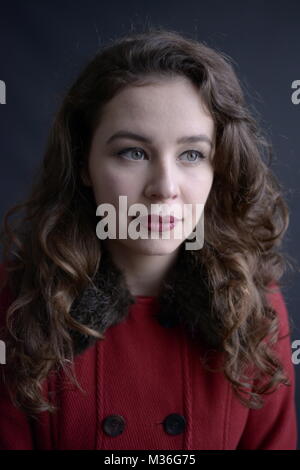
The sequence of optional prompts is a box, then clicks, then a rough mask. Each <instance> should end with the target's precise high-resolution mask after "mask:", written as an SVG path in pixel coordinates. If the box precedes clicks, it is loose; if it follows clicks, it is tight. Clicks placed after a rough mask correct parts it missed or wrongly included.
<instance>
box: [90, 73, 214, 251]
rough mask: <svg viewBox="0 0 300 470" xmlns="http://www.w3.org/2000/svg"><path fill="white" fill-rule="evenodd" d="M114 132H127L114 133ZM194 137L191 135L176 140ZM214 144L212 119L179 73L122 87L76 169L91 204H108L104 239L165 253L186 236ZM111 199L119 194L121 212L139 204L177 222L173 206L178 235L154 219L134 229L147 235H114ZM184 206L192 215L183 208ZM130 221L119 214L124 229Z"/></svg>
mask: <svg viewBox="0 0 300 470" xmlns="http://www.w3.org/2000/svg"><path fill="white" fill-rule="evenodd" d="M121 132H122V133H123V134H124V133H132V134H135V136H131V137H130V136H129V135H128V136H125V135H123V136H120V134H121ZM116 134H119V137H118V136H117V135H116ZM200 134H201V136H202V137H200V138H198V139H197V138H194V140H193V139H190V140H187V139H186V140H185V141H184V140H183V138H184V137H191V136H199V135H200ZM139 136H140V137H139ZM214 144H215V127H214V123H213V120H212V118H211V116H210V115H209V114H208V113H207V111H206V110H205V109H204V105H203V102H202V100H201V98H200V95H199V91H197V89H196V88H195V86H194V85H193V84H192V83H191V82H190V81H189V80H188V79H186V78H184V77H176V78H170V79H166V78H164V79H158V78H157V79H156V80H155V82H154V83H153V84H147V85H144V86H142V87H135V86H128V87H126V88H125V89H123V90H122V91H121V92H119V93H118V94H117V95H116V96H115V97H114V98H113V99H112V100H111V101H110V102H108V103H107V104H106V106H105V107H104V108H103V110H102V113H101V121H100V123H99V125H98V127H97V128H96V131H95V133H94V135H93V139H92V143H91V150H90V154H89V158H88V168H87V171H86V170H82V178H83V181H84V183H85V184H86V185H90V186H92V189H93V193H94V196H95V200H96V203H97V206H99V205H101V204H103V203H109V204H111V205H112V206H113V207H114V208H115V209H116V215H117V220H116V229H117V230H116V238H115V239H112V238H113V237H111V238H110V240H109V243H114V244H118V247H119V248H123V249H130V250H133V251H135V252H136V253H140V254H142V253H143V254H153V255H163V254H171V253H173V252H174V251H175V250H176V249H177V248H178V247H179V245H181V243H182V242H184V240H185V239H186V238H187V236H188V235H189V233H186V232H185V230H184V228H185V227H188V226H189V225H187V224H188V223H189V224H192V230H193V229H194V227H195V226H196V224H197V222H198V220H199V213H198V216H197V213H196V205H197V204H198V205H200V204H202V205H204V204H205V202H206V200H207V197H208V195H209V192H210V189H211V186H212V182H213V167H212V158H213V155H214ZM119 196H126V197H127V199H126V203H127V209H129V208H130V207H131V206H132V205H133V204H136V203H139V204H143V206H145V208H146V209H147V210H148V214H151V213H152V214H153V213H156V214H163V215H165V214H173V215H174V214H177V218H178V219H180V216H179V215H178V214H180V211H179V212H178V208H179V209H181V210H182V212H181V214H182V218H183V220H179V221H178V222H177V225H176V227H177V228H176V230H179V232H176V236H175V228H172V227H173V226H172V225H171V226H170V224H166V225H164V226H163V227H164V232H161V231H159V230H161V227H162V226H160V229H159V225H157V224H152V229H151V227H150V229H149V227H148V225H147V223H148V219H147V218H145V219H144V220H146V222H147V223H146V225H145V224H144V223H142V225H141V226H140V229H141V230H143V232H142V233H143V234H144V235H145V232H147V234H149V236H148V237H147V238H137V239H132V238H131V237H130V236H128V234H127V235H126V238H120V237H119V236H118V229H119V224H121V222H120V220H119V219H118V215H119ZM123 200H125V199H123ZM157 204H163V206H162V207H163V208H164V210H163V211H160V209H159V206H152V205H157ZM187 204H190V205H191V206H190V207H192V212H186V213H185V212H184V207H187V206H185V205H187ZM152 207H155V208H158V210H157V209H155V210H151V209H152ZM200 207H201V206H200ZM202 207H203V206H202ZM173 209H174V210H175V211H173V212H172V210H173ZM176 211H177V212H176ZM125 212H126V211H125ZM137 215H139V213H137ZM123 217H124V209H123ZM133 219H134V217H132V216H130V215H128V212H127V213H126V215H125V219H124V220H125V226H127V227H129V225H130V223H131V222H132V220H133ZM99 221H100V218H99ZM152 221H153V219H152ZM122 223H123V222H122ZM180 226H181V227H180ZM122 227H124V225H122ZM146 227H147V228H146ZM180 229H181V230H180ZM149 230H152V232H149ZM154 232H156V234H155V235H151V234H153V233H154ZM163 233H164V237H165V238H163ZM178 233H182V236H181V237H178ZM151 236H152V237H155V238H151ZM121 245H122V246H121Z"/></svg>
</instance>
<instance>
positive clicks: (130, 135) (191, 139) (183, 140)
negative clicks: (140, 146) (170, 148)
mask: <svg viewBox="0 0 300 470" xmlns="http://www.w3.org/2000/svg"><path fill="white" fill-rule="evenodd" d="M123 138H127V139H132V140H138V141H140V142H144V143H145V144H151V140H149V139H148V138H147V137H145V136H143V135H138V134H135V133H134V132H130V131H122V130H121V131H118V132H116V133H115V134H113V135H112V136H111V137H110V138H109V139H108V140H107V141H106V145H108V144H110V143H111V142H113V141H114V140H117V139H123ZM201 141H202V142H206V143H207V144H209V145H210V147H212V146H213V145H212V141H211V139H210V138H209V137H207V135H205V134H199V135H190V136H185V137H180V138H179V139H178V140H177V142H176V143H177V144H192V143H195V142H201Z"/></svg>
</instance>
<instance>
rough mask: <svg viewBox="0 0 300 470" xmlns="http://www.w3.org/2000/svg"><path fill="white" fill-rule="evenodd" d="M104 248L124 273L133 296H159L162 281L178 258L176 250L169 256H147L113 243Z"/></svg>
mask: <svg viewBox="0 0 300 470" xmlns="http://www.w3.org/2000/svg"><path fill="white" fill-rule="evenodd" d="M108 242H109V240H108ZM106 247H107V249H108V251H109V252H110V254H111V256H112V259H113V261H114V263H115V264H116V265H117V266H118V268H119V269H120V270H121V271H122V272H123V273H124V277H125V279H126V284H127V286H128V289H129V291H130V293H131V294H132V295H133V296H138V295H140V296H159V294H160V292H161V288H162V284H163V280H164V279H165V277H166V276H167V274H168V273H169V271H170V270H171V268H172V266H173V264H174V263H175V261H176V259H177V256H178V249H177V250H176V251H174V252H173V253H170V254H164V255H152V254H149V255H147V254H143V253H136V252H133V251H131V250H130V249H126V247H124V246H119V244H114V243H108V244H106Z"/></svg>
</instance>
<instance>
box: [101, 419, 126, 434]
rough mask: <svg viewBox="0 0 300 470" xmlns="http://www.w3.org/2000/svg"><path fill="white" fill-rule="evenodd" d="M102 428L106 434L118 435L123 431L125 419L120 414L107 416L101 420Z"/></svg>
mask: <svg viewBox="0 0 300 470" xmlns="http://www.w3.org/2000/svg"><path fill="white" fill-rule="evenodd" d="M102 428H103V431H104V432H105V433H106V434H107V435H108V436H111V437H115V436H118V435H119V434H122V432H123V431H124V428H125V419H124V418H123V416H120V415H110V416H107V417H106V418H105V419H104V420H103V422H102Z"/></svg>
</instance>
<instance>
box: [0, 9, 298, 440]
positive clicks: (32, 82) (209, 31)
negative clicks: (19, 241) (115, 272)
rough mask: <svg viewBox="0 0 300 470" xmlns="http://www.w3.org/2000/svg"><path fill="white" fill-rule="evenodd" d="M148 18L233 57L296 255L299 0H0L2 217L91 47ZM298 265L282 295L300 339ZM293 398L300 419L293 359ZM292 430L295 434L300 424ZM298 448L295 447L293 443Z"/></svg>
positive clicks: (22, 187)
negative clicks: (287, 214) (264, 140)
mask: <svg viewBox="0 0 300 470" xmlns="http://www.w3.org/2000/svg"><path fill="white" fill-rule="evenodd" d="M148 23H151V24H152V25H155V26H164V27H167V28H171V29H174V30H177V31H179V32H182V33H186V34H188V35H190V36H192V37H194V38H195V39H198V40H203V41H205V42H206V43H207V44H208V45H209V46H212V47H215V48H217V49H219V50H221V51H223V52H225V53H226V54H228V55H229V56H231V57H232V58H233V59H234V66H235V70H236V72H237V74H238V76H239V78H240V79H241V81H242V84H243V87H244V89H247V95H246V97H247V100H248V102H249V104H250V105H251V106H252V108H253V109H255V110H256V112H257V113H258V114H259V116H260V122H261V125H262V126H263V127H264V129H265V131H266V132H267V134H268V136H269V138H270V139H271V140H272V142H273V145H274V151H275V160H274V163H273V170H274V172H275V173H276V174H277V176H278V177H279V179H280V181H281V183H282V184H283V186H284V188H285V193H286V198H287V201H288V204H289V207H290V211H291V221H290V227H289V230H288V232H287V235H286V239H285V244H284V249H285V251H286V252H287V253H289V254H290V255H291V256H293V257H294V258H295V259H296V260H298V259H299V248H298V240H299V235H300V224H299V217H298V214H299V209H300V198H299V184H298V181H299V176H300V161H299V158H300V156H299V144H300V137H299V132H300V126H299V122H300V104H299V105H294V104H293V103H292V101H291V94H292V92H293V90H292V89H291V84H292V82H293V81H294V80H300V3H299V2H297V1H296V0H294V1H285V2H272V1H243V2H235V1H232V2H230V1H229V2H221V1H215V0H210V1H205V2H203V1H200V0H195V1H184V2H183V1H178V2H176V1H174V0H173V1H170V0H168V1H164V2H162V1H160V2H155V1H151V2H148V3H147V2H141V1H126V2H124V1H123V2H121V0H119V1H109V2H101V1H99V0H98V1H96V0H95V1H93V0H84V1H82V0H77V1H70V0H60V1H57V0H56V1H51V2H50V1H41V0H39V1H32V0H30V1H28V0H27V1H19V2H17V1H11V2H7V1H5V2H4V1H0V79H1V80H4V81H5V82H6V87H7V97H6V99H7V103H6V104H5V105H0V129H1V133H0V136H1V143H0V155H1V181H0V195H1V207H0V217H1V219H2V217H3V214H4V212H5V211H6V210H7V209H8V208H9V207H10V206H11V205H12V204H14V203H17V202H21V201H22V198H23V197H24V196H25V195H26V192H27V191H28V188H29V185H30V183H31V182H32V178H33V175H34V171H35V169H36V168H37V166H38V165H39V163H40V161H41V159H42V156H43V152H44V148H45V141H46V137H47V133H48V130H49V126H50V123H51V119H52V117H53V114H54V112H55V110H56V109H57V106H58V105H59V103H60V100H61V98H62V97H63V95H64V92H65V91H66V89H67V88H68V86H69V85H70V84H71V82H72V81H73V80H74V79H75V77H76V75H77V73H78V71H79V70H80V68H81V67H82V66H83V65H84V64H85V63H86V62H87V61H88V60H89V59H90V58H91V57H92V56H93V54H94V53H95V52H96V51H97V49H98V47H99V46H101V45H103V44H104V43H106V42H107V41H109V40H110V39H114V38H115V37H117V36H119V35H123V34H125V33H127V32H129V31H130V30H132V29H135V30H140V29H141V28H142V27H143V25H145V24H148ZM299 280H300V275H299V272H296V273H295V274H294V275H293V276H288V286H287V287H286V288H285V289H284V291H283V294H284V297H285V301H286V304H287V307H288V311H289V313H290V316H291V317H292V319H293V321H294V323H295V327H294V331H293V336H292V339H293V340H294V339H300V320H299V316H298V308H299V301H300V289H299ZM295 370H296V375H297V405H298V406H297V407H298V420H299V423H300V391H299V389H300V387H299V381H300V364H299V365H296V366H295ZM299 434H300V433H299ZM299 447H300V446H299Z"/></svg>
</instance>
